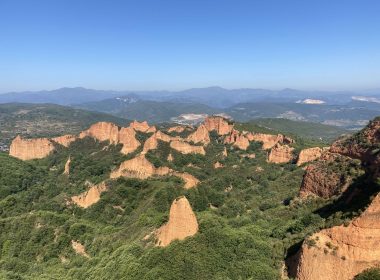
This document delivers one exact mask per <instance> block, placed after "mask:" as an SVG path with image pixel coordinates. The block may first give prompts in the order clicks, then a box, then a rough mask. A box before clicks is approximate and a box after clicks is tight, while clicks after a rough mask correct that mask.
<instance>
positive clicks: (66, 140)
mask: <svg viewBox="0 0 380 280" xmlns="http://www.w3.org/2000/svg"><path fill="white" fill-rule="evenodd" d="M77 139H78V137H77V136H75V135H63V136H59V137H54V138H52V139H51V140H53V141H54V142H56V143H58V144H60V145H62V146H64V147H66V148H67V147H68V146H70V144H71V143H72V142H74V141H75V140H77Z"/></svg>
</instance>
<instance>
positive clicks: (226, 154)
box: [222, 147, 228, 157]
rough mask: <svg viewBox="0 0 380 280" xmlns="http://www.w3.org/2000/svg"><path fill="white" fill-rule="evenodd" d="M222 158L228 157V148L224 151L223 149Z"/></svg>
mask: <svg viewBox="0 0 380 280" xmlns="http://www.w3.org/2000/svg"><path fill="white" fill-rule="evenodd" d="M222 156H224V157H226V156H228V153H227V148H226V147H224V149H223V152H222Z"/></svg>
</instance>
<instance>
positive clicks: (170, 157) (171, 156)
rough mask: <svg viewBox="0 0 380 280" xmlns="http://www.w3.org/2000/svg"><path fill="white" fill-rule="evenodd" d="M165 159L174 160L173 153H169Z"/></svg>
mask: <svg viewBox="0 0 380 280" xmlns="http://www.w3.org/2000/svg"><path fill="white" fill-rule="evenodd" d="M166 160H167V161H170V162H172V161H173V160H174V158H173V155H172V154H171V153H170V154H169V155H168V158H167V159H166Z"/></svg>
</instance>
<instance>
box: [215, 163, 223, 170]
mask: <svg viewBox="0 0 380 280" xmlns="http://www.w3.org/2000/svg"><path fill="white" fill-rule="evenodd" d="M222 167H224V165H223V164H221V163H220V162H219V161H217V162H215V163H214V168H215V169H217V168H222Z"/></svg>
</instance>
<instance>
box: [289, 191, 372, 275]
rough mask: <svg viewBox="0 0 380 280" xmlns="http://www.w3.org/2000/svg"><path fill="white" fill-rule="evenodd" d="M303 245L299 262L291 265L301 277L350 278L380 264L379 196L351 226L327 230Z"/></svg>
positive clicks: (292, 269)
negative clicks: (309, 244)
mask: <svg viewBox="0 0 380 280" xmlns="http://www.w3.org/2000/svg"><path fill="white" fill-rule="evenodd" d="M310 239H312V240H314V242H315V245H314V246H308V245H307V244H306V242H305V243H304V244H303V246H302V248H301V250H300V252H299V253H298V263H296V266H295V267H293V268H291V272H292V274H293V275H291V276H293V277H296V279H299V280H320V279H329V280H351V279H353V278H354V276H355V275H357V274H359V273H360V272H362V271H363V270H365V269H367V268H370V267H374V266H377V265H379V264H380V246H379V244H380V195H377V196H376V197H375V198H374V199H373V201H372V203H371V204H370V206H369V207H368V208H367V209H366V210H365V211H364V212H363V213H362V214H361V215H360V216H359V217H358V218H356V219H354V220H353V221H352V222H350V223H349V225H348V226H343V225H342V226H335V227H332V228H329V229H324V230H322V231H320V232H318V233H316V234H314V235H312V236H311V237H310Z"/></svg>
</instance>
